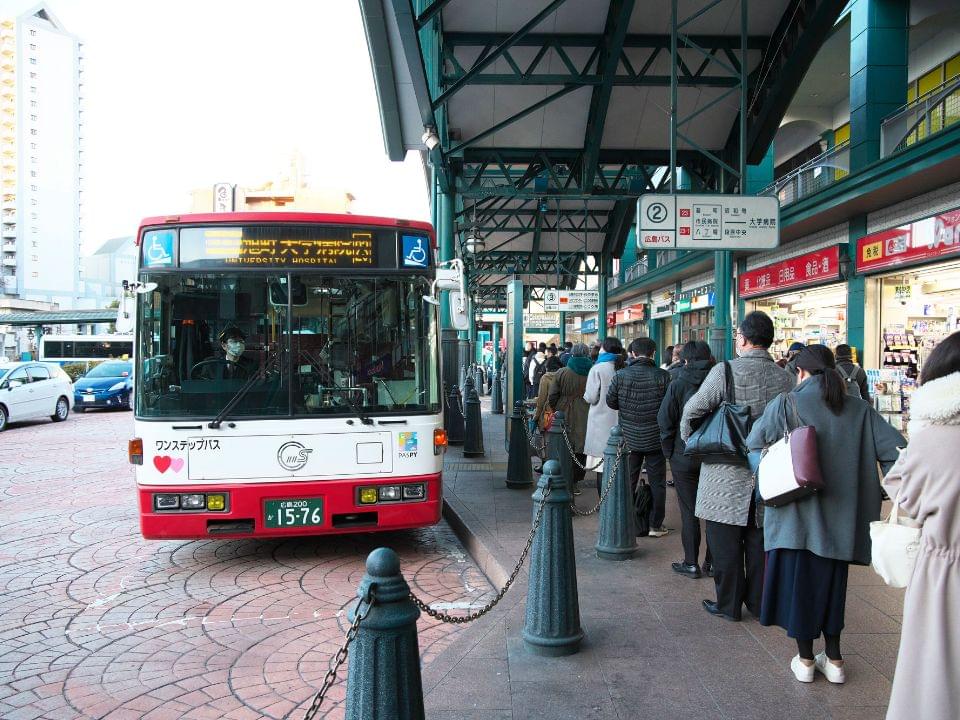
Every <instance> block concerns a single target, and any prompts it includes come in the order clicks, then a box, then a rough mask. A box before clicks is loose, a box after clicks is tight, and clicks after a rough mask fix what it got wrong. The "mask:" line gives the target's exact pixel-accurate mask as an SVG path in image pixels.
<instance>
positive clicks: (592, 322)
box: [580, 318, 597, 334]
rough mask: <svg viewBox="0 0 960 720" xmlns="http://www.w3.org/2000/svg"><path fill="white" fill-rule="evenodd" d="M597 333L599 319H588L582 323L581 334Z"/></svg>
mask: <svg viewBox="0 0 960 720" xmlns="http://www.w3.org/2000/svg"><path fill="white" fill-rule="evenodd" d="M596 331H597V319H596V318H586V319H584V320H583V321H582V322H581V323H580V332H581V334H583V333H595V332H596Z"/></svg>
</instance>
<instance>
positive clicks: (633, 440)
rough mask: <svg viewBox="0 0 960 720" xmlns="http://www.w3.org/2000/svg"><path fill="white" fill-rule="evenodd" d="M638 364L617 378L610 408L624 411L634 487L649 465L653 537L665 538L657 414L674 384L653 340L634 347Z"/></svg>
mask: <svg viewBox="0 0 960 720" xmlns="http://www.w3.org/2000/svg"><path fill="white" fill-rule="evenodd" d="M629 352H630V355H631V356H633V358H634V361H633V363H632V364H631V365H628V366H627V367H625V368H624V369H623V370H621V371H620V372H618V373H617V374H616V375H614V376H613V380H612V381H611V383H610V389H609V390H608V391H607V406H608V407H610V408H612V409H613V410H619V411H620V428H621V429H622V430H623V438H624V440H625V441H626V443H627V448H628V449H629V450H630V464H629V466H628V467H629V472H630V485H631V487H636V484H637V481H638V480H639V478H640V467H641V465H643V461H644V459H646V462H647V478H648V480H649V482H650V492H651V494H652V495H653V505H652V507H651V508H650V535H651V536H653V537H662V536H663V535H666V534H667V533H668V532H670V531H669V529H667V528H665V527H664V526H663V518H664V515H665V513H666V504H667V461H666V458H664V456H663V451H662V450H661V448H660V428H659V426H658V425H657V411H658V410H659V409H660V403H661V402H663V397H664V395H665V394H666V392H667V385H669V384H670V375H669V373H667V371H666V370H661V369H660V368H658V367H657V366H656V364H655V363H654V361H653V356H654V355H655V354H656V352H657V345H656V343H655V342H653V340H651V339H650V338H646V337H644V338H637V339H636V340H634V341H633V342H632V343H630V348H629Z"/></svg>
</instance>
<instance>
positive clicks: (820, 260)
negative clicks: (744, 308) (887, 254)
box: [739, 245, 840, 298]
mask: <svg viewBox="0 0 960 720" xmlns="http://www.w3.org/2000/svg"><path fill="white" fill-rule="evenodd" d="M839 279H840V246H839V245H834V246H833V247H828V248H825V249H823V250H816V251H814V252H811V253H807V254H806V255H800V256H799V257H795V258H790V259H789V260H784V261H783V262H778V263H775V264H773V265H766V266H764V267H761V268H757V269H756V270H749V271H748V272H745V273H743V274H742V275H741V276H740V283H739V285H740V297H742V298H749V297H755V296H756V295H766V294H768V293H771V292H776V291H777V290H786V289H787V288H796V287H801V286H803V285H814V284H818V283H822V282H826V281H830V280H839Z"/></svg>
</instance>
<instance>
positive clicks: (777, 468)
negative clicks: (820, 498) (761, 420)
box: [757, 393, 824, 507]
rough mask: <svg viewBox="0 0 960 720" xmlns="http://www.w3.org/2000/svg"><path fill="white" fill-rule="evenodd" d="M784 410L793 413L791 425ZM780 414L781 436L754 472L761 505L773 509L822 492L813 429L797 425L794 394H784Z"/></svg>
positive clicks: (821, 476)
mask: <svg viewBox="0 0 960 720" xmlns="http://www.w3.org/2000/svg"><path fill="white" fill-rule="evenodd" d="M787 408H790V409H791V410H792V411H793V422H792V423H791V422H790V421H789V420H788V419H787V416H786V413H787ZM783 411H784V416H783V428H784V434H783V437H782V438H781V439H780V440H777V442H775V443H774V444H773V445H771V446H770V447H768V448H767V449H766V451H765V452H764V453H763V456H762V457H761V459H760V466H759V468H758V469H757V489H758V490H759V491H760V497H761V498H762V499H763V504H764V505H770V506H772V507H780V506H781V505H786V504H787V503H791V502H794V501H795V500H799V499H800V498H803V497H806V496H807V495H810V494H812V493H815V492H819V491H820V490H823V489H824V482H823V474H822V473H821V472H820V461H819V457H818V454H817V431H816V428H814V427H811V426H810V425H801V424H800V415H799V414H798V413H797V401H796V397H795V396H794V395H793V393H787V395H786V397H785V398H784V401H783ZM791 424H792V425H793V429H792V430H791V429H790V426H791Z"/></svg>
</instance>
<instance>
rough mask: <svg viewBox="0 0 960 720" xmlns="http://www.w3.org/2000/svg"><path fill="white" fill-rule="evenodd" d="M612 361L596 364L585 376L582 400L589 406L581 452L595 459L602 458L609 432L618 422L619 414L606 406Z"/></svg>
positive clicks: (613, 369)
mask: <svg viewBox="0 0 960 720" xmlns="http://www.w3.org/2000/svg"><path fill="white" fill-rule="evenodd" d="M616 372H617V368H616V363H615V362H614V361H606V362H598V363H596V364H594V366H593V367H592V368H590V374H589V375H587V388H586V390H584V392H583V399H584V400H586V401H587V404H588V405H589V406H590V412H589V415H588V416H587V437H586V440H585V441H584V443H583V451H584V452H585V453H586V454H587V455H591V456H593V457H596V458H602V457H603V451H604V450H605V449H606V447H607V440H609V439H610V430H611V428H613V427H614V426H615V425H617V424H618V423H619V422H620V413H619V412H617V411H616V410H614V409H613V408H611V407H609V406H608V405H607V401H606V398H607V390H609V389H610V382H611V381H612V380H613V376H614V375H615V374H616Z"/></svg>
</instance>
